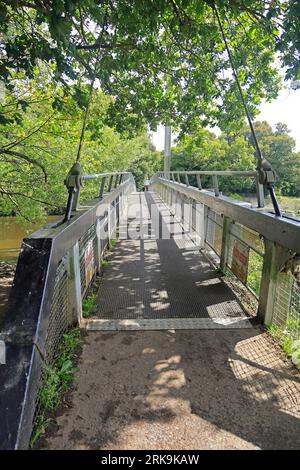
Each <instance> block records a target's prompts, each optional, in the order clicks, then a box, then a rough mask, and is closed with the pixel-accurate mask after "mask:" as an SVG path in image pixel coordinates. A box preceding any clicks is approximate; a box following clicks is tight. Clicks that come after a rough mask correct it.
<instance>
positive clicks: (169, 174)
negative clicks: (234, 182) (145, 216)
mask: <svg viewBox="0 0 300 470" xmlns="http://www.w3.org/2000/svg"><path fill="white" fill-rule="evenodd" d="M175 176H176V177H177V181H178V182H179V183H181V178H180V177H181V176H184V178H185V184H186V185H187V186H190V182H189V176H196V179H197V186H198V189H203V187H202V181H201V176H211V177H212V183H213V188H214V192H215V196H219V195H220V190H219V179H218V177H219V176H237V177H241V176H243V177H246V178H249V177H251V178H254V179H255V185H256V198H257V206H258V207H264V206H265V200H264V190H263V185H262V184H260V182H259V174H258V172H257V171H252V170H247V171H241V170H207V171H202V170H199V171H198V170H188V171H177V170H175V171H160V172H158V173H156V174H155V175H154V176H153V177H152V179H151V181H152V182H154V181H155V178H164V179H167V180H170V181H175Z"/></svg>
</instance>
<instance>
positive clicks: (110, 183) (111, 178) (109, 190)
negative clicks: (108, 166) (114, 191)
mask: <svg viewBox="0 0 300 470" xmlns="http://www.w3.org/2000/svg"><path fill="white" fill-rule="evenodd" d="M113 179H114V175H111V177H110V178H109V184H108V192H109V193H110V192H111V187H112V184H113Z"/></svg>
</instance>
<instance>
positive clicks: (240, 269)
mask: <svg viewBox="0 0 300 470" xmlns="http://www.w3.org/2000/svg"><path fill="white" fill-rule="evenodd" d="M248 262H249V247H248V246H246V245H244V244H243V243H241V242H240V241H239V240H234V243H233V251H232V261H231V271H232V272H233V274H235V276H236V277H238V278H239V279H240V280H241V281H242V282H243V283H244V284H246V282H247V274H248Z"/></svg>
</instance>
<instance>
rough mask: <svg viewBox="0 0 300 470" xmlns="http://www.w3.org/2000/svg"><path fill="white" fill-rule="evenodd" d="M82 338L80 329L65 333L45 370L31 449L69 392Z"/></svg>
mask: <svg viewBox="0 0 300 470" xmlns="http://www.w3.org/2000/svg"><path fill="white" fill-rule="evenodd" d="M80 337H81V335H80V330H79V328H75V329H72V330H70V331H68V332H67V333H65V334H64V335H63V336H62V339H61V341H60V343H59V346H58V349H57V355H56V358H55V360H54V361H53V364H51V365H47V366H46V367H45V369H44V376H43V379H42V385H41V387H40V389H39V393H38V400H39V403H40V406H41V410H40V412H39V414H38V416H37V417H36V418H35V422H34V432H33V435H32V438H31V441H30V447H33V446H34V445H35V444H36V442H37V441H38V440H39V438H40V437H41V435H42V434H44V432H45V430H46V428H47V426H48V425H49V423H50V421H51V419H50V418H48V417H46V415H48V414H51V413H53V412H54V411H55V410H56V409H57V408H58V406H59V405H60V403H61V400H62V395H63V393H65V392H66V391H67V390H68V388H69V386H70V384H71V382H72V380H73V377H74V373H75V372H76V368H75V367H74V360H75V357H76V350H77V348H78V346H79V344H80Z"/></svg>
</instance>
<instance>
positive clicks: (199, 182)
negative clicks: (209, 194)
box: [197, 175, 202, 189]
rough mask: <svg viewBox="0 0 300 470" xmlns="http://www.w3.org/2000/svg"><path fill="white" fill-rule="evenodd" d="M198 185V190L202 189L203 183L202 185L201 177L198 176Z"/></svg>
mask: <svg viewBox="0 0 300 470" xmlns="http://www.w3.org/2000/svg"><path fill="white" fill-rule="evenodd" d="M197 185H198V189H202V183H201V176H200V175H197Z"/></svg>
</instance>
